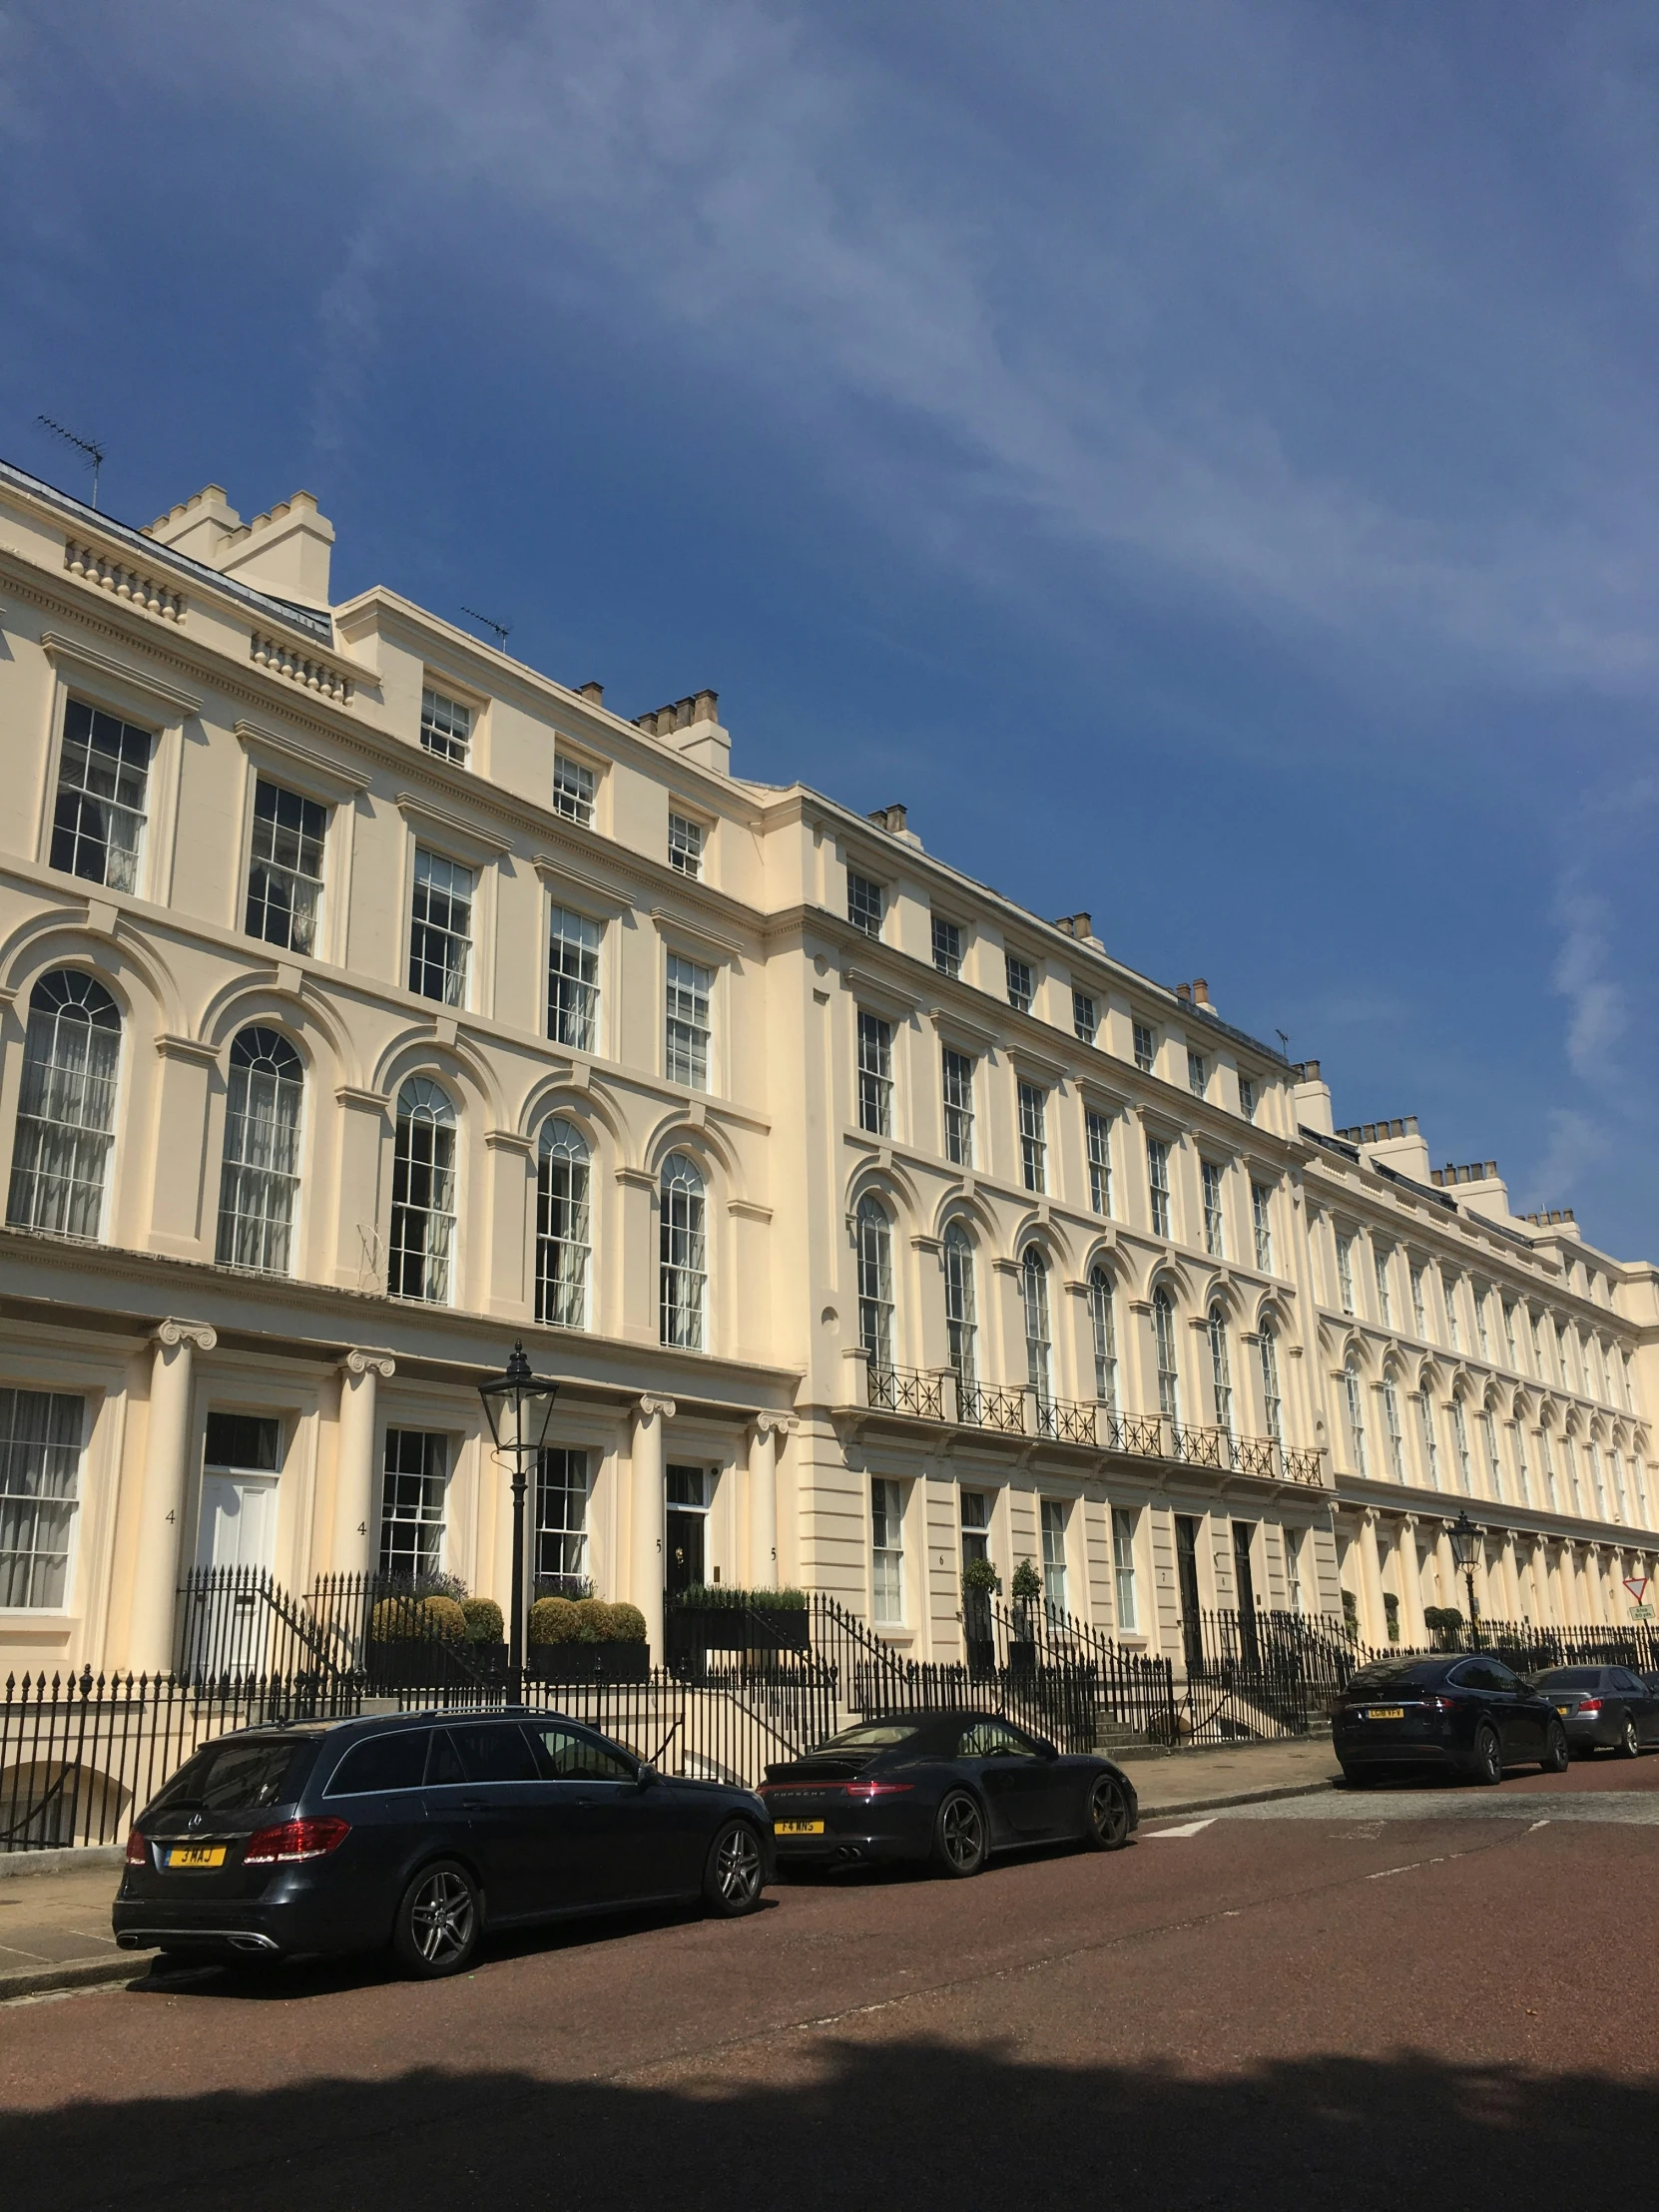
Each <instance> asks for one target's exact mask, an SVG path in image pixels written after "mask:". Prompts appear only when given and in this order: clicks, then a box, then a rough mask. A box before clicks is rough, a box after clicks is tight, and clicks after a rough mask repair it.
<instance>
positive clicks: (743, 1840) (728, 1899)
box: [703, 1821, 764, 1921]
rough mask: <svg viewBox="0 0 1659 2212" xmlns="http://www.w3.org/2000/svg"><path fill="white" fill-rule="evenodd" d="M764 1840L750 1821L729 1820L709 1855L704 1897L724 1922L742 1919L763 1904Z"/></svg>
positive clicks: (704, 1881)
mask: <svg viewBox="0 0 1659 2212" xmlns="http://www.w3.org/2000/svg"><path fill="white" fill-rule="evenodd" d="M763 1880H764V1869H763V1867H762V1863H761V1840H760V1838H759V1837H758V1836H757V1835H756V1833H755V1831H754V1829H753V1828H751V1827H750V1825H749V1823H748V1822H747V1821H728V1822H727V1823H726V1825H725V1827H724V1828H722V1830H721V1831H720V1833H719V1835H718V1836H716V1838H715V1840H714V1844H713V1846H712V1848H711V1850H710V1852H709V1869H708V1873H707V1874H706V1875H705V1876H704V1880H703V1895H704V1899H705V1901H706V1903H707V1904H708V1906H709V1908H710V1910H711V1911H712V1912H715V1913H718V1914H719V1915H720V1916H721V1918H722V1919H723V1920H729V1921H735V1920H740V1919H741V1918H742V1917H743V1915H744V1914H745V1913H753V1912H754V1910H755V1908H756V1907H757V1906H758V1905H759V1904H760V1902H761V1890H762V1885H763Z"/></svg>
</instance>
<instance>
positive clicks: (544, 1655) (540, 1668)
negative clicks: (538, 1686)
mask: <svg viewBox="0 0 1659 2212" xmlns="http://www.w3.org/2000/svg"><path fill="white" fill-rule="evenodd" d="M529 1643H530V1648H529V1652H528V1654H527V1656H528V1661H529V1671H530V1673H531V1675H532V1676H533V1677H534V1679H535V1680H536V1681H538V1682H644V1681H647V1680H648V1679H649V1677H650V1674H651V1647H650V1645H649V1644H648V1643H647V1642H646V1640H645V1615H644V1614H643V1613H642V1612H641V1611H640V1609H639V1607H638V1606H637V1605H608V1604H606V1602H605V1601H604V1599H603V1598H597V1597H579V1598H569V1597H542V1598H537V1600H536V1602H535V1604H534V1605H532V1606H531V1608H530V1638H529Z"/></svg>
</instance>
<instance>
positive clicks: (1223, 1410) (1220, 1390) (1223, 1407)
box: [1206, 1306, 1233, 1436]
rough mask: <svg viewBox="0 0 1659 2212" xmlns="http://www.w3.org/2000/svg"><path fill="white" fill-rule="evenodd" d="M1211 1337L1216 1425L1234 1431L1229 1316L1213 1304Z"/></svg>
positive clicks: (1210, 1319) (1207, 1325) (1211, 1377)
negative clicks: (1228, 1336)
mask: <svg viewBox="0 0 1659 2212" xmlns="http://www.w3.org/2000/svg"><path fill="white" fill-rule="evenodd" d="M1206 1333H1207V1335H1208V1337H1209V1339H1210V1395H1211V1397H1212V1399H1213V1400H1214V1403H1215V1409H1216V1426H1217V1427H1218V1428H1222V1429H1225V1430H1226V1431H1227V1433H1228V1435H1229V1436H1231V1435H1232V1433H1233V1371H1232V1367H1231V1365H1230V1363H1229V1361H1228V1357H1227V1316H1226V1315H1225V1314H1224V1313H1223V1312H1222V1310H1221V1308H1220V1307H1219V1306H1212V1307H1211V1309H1210V1318H1209V1321H1208V1323H1207V1324H1206Z"/></svg>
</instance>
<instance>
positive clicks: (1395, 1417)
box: [1383, 1375, 1405, 1482]
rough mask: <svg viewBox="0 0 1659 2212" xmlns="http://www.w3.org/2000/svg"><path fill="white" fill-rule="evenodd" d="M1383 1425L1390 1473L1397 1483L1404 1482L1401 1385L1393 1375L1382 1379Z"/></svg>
mask: <svg viewBox="0 0 1659 2212" xmlns="http://www.w3.org/2000/svg"><path fill="white" fill-rule="evenodd" d="M1383 1428H1384V1429H1385V1430H1386V1431H1387V1437H1388V1472H1389V1473H1390V1474H1391V1475H1392V1476H1393V1478H1394V1480H1395V1481H1396V1482H1403V1481H1404V1480H1405V1438H1404V1436H1403V1435H1402V1434H1401V1432H1400V1426H1399V1384H1398V1383H1396V1382H1395V1381H1394V1379H1393V1377H1392V1376H1391V1375H1384V1376H1383Z"/></svg>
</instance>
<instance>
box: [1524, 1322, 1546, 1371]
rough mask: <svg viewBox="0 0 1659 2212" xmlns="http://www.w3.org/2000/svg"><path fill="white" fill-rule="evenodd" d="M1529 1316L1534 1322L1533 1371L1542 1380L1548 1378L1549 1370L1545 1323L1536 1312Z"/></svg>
mask: <svg viewBox="0 0 1659 2212" xmlns="http://www.w3.org/2000/svg"><path fill="white" fill-rule="evenodd" d="M1527 1318H1528V1319H1529V1321H1530V1322H1531V1324H1532V1372H1533V1374H1534V1375H1536V1377H1537V1378H1538V1381H1539V1382H1540V1383H1542V1382H1544V1381H1545V1380H1546V1379H1547V1372H1548V1371H1547V1370H1546V1369H1545V1367H1544V1338H1543V1324H1542V1323H1541V1322H1540V1321H1539V1319H1538V1316H1537V1315H1536V1314H1530V1315H1529V1316H1528V1317H1527Z"/></svg>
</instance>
